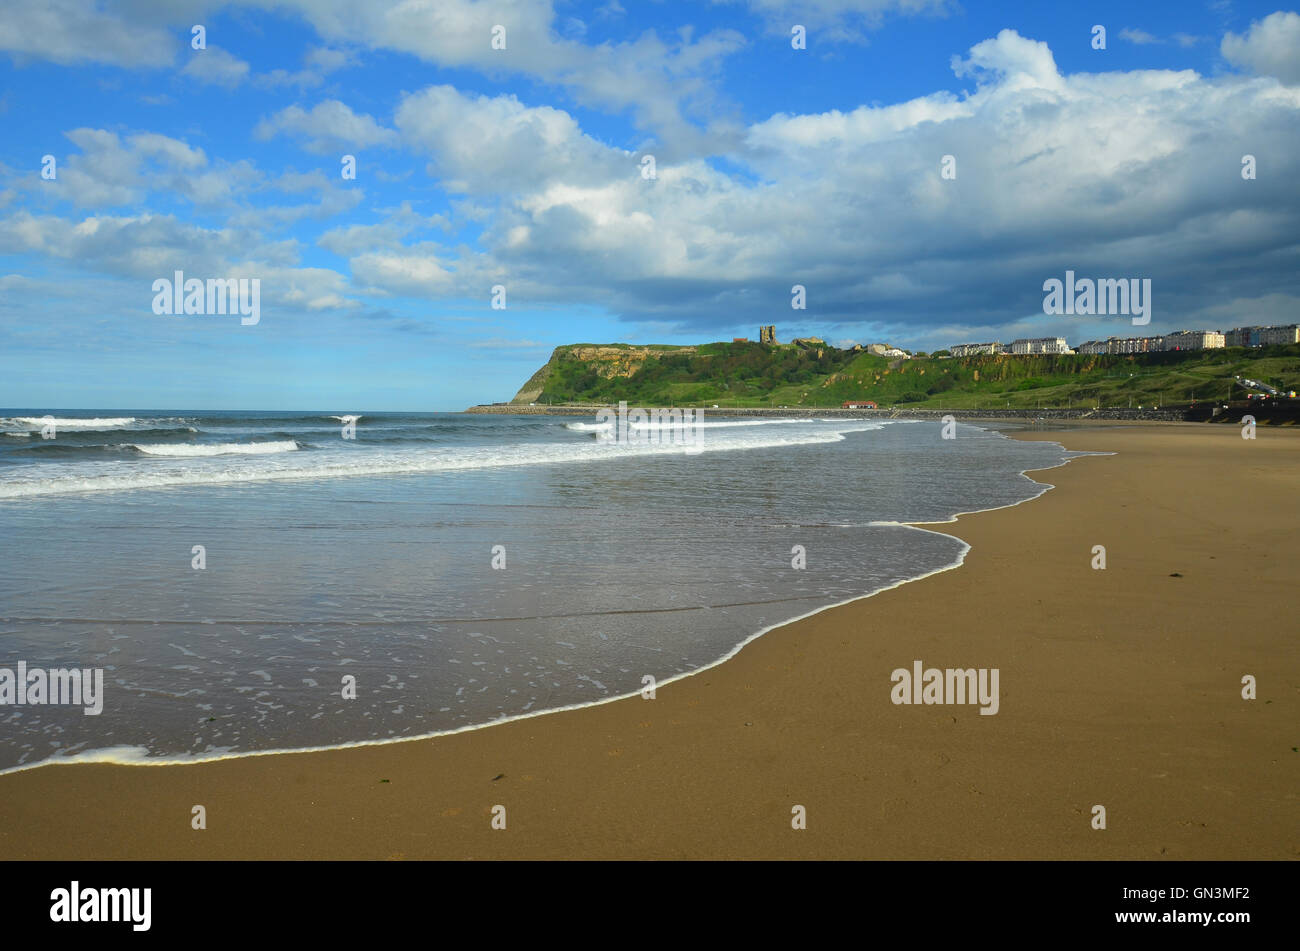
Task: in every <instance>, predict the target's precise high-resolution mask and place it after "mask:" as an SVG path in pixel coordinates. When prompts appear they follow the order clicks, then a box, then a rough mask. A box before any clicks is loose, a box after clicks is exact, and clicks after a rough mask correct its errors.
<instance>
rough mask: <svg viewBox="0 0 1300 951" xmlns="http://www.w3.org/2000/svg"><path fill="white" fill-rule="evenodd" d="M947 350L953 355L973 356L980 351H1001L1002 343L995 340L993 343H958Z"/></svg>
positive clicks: (977, 354)
mask: <svg viewBox="0 0 1300 951" xmlns="http://www.w3.org/2000/svg"><path fill="white" fill-rule="evenodd" d="M948 352H949V353H951V354H952V355H953V356H954V357H975V356H979V355H980V354H981V353H1001V352H1002V344H1000V343H998V342H997V341H994V342H993V343H959V344H957V346H955V347H949V348H948Z"/></svg>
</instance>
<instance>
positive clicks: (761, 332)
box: [758, 325, 776, 343]
mask: <svg viewBox="0 0 1300 951" xmlns="http://www.w3.org/2000/svg"><path fill="white" fill-rule="evenodd" d="M758 342H759V343H776V327H775V325H772V326H766V327H759V328H758Z"/></svg>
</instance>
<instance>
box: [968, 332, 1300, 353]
mask: <svg viewBox="0 0 1300 951" xmlns="http://www.w3.org/2000/svg"><path fill="white" fill-rule="evenodd" d="M1293 343H1300V324H1287V325H1285V326H1281V327H1236V328H1234V329H1232V330H1229V331H1227V332H1224V331H1221V330H1175V331H1174V332H1173V333H1168V334H1161V335H1155V336H1151V337H1108V338H1106V339H1105V340H1086V341H1084V342H1083V343H1081V344H1079V345H1078V346H1077V347H1076V348H1075V349H1073V350H1071V349H1070V348H1069V347H1068V346H1067V345H1066V343H1065V338H1064V337H1039V338H1036V339H1031V338H1021V339H1019V340H1013V341H1012V342H1011V344H1010V345H1009V346H1003V345H1002V344H1000V343H959V344H957V345H956V346H953V347H949V348H948V350H949V352H950V353H951V354H952V355H953V356H954V357H971V356H976V355H979V354H985V353H987V354H999V353H1009V354H1036V353H1085V354H1086V353H1118V354H1130V353H1159V352H1161V351H1169V350H1214V349H1218V348H1220V347H1267V346H1270V345H1274V344H1293Z"/></svg>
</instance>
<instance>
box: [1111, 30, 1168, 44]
mask: <svg viewBox="0 0 1300 951" xmlns="http://www.w3.org/2000/svg"><path fill="white" fill-rule="evenodd" d="M1119 38H1120V39H1121V40H1128V41H1129V42H1130V43H1136V44H1137V45H1139V46H1148V45H1150V44H1152V43H1163V42H1164V40H1162V39H1160V37H1158V36H1153V35H1151V34H1150V33H1148V32H1147V31H1146V30H1138V29H1135V28H1133V27H1127V26H1126V27H1124V29H1122V30H1120V31H1119Z"/></svg>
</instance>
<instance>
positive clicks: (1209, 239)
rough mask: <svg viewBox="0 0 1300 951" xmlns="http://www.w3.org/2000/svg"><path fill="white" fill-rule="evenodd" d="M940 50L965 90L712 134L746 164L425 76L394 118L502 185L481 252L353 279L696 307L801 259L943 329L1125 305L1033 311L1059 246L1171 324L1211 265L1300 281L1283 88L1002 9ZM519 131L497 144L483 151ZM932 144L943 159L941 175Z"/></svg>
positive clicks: (1293, 130)
mask: <svg viewBox="0 0 1300 951" xmlns="http://www.w3.org/2000/svg"><path fill="white" fill-rule="evenodd" d="M953 68H954V71H955V72H956V73H957V74H958V75H960V76H963V77H972V78H974V79H975V80H976V89H975V90H974V91H973V92H970V93H968V94H965V95H962V96H954V95H951V94H948V93H935V94H931V95H928V96H923V97H919V98H917V99H913V100H910V101H907V102H902V103H896V104H892V105H887V106H860V107H858V108H857V109H854V110H850V111H847V112H843V111H834V110H833V111H829V112H826V113H821V114H815V115H799V116H792V115H785V114H780V115H776V116H773V117H771V118H770V119H768V120H766V121H763V122H758V123H755V124H754V125H753V126H752V127H751V128H750V129H749V130H748V133H747V134H746V136H745V137H744V139H743V141H742V142H741V144H740V145H739V146H738V147H737V148H736V149H735V150H734V151H733V152H731V153H730V154H729V155H728V156H727V158H728V159H729V160H730V161H731V162H732V163H735V164H736V165H738V166H741V167H743V169H744V170H745V174H733V173H728V172H724V171H722V170H721V169H720V168H718V167H715V165H714V164H713V163H711V162H709V161H706V160H703V159H690V160H683V161H679V162H667V163H660V164H659V167H658V176H657V179H656V180H654V181H652V182H650V181H644V180H642V179H641V177H640V176H639V175H637V174H635V172H636V169H635V165H633V167H632V168H630V169H629V168H626V166H627V165H628V155H627V153H625V152H623V151H621V150H619V149H617V148H612V147H609V146H606V145H603V144H601V143H599V142H598V141H596V140H593V139H591V138H590V137H589V136H586V135H585V134H584V133H583V132H582V130H581V128H580V127H579V125H578V124H577V123H576V122H575V121H574V120H572V118H571V117H569V116H567V115H566V114H564V113H560V112H558V111H556V110H538V109H535V108H533V107H527V106H523V105H522V104H520V103H517V102H515V101H514V100H513V99H510V98H509V97H506V98H504V99H501V100H486V101H480V100H479V99H477V98H468V97H465V96H462V95H461V94H459V93H455V92H454V91H451V90H447V89H443V88H438V89H435V90H426V91H425V92H424V93H418V94H415V95H413V96H412V97H410V99H409V100H408V101H407V103H404V105H403V107H401V108H400V109H399V121H398V126H399V129H400V131H401V132H402V135H403V137H404V139H407V140H409V141H412V142H419V143H422V145H423V147H427V148H429V149H430V150H432V151H434V152H438V151H439V150H445V151H446V152H447V154H446V155H443V154H441V152H439V154H437V155H435V156H434V164H435V167H436V168H439V169H440V170H441V173H442V174H444V175H446V176H447V177H448V178H449V179H452V180H456V181H460V182H461V184H463V185H465V187H467V188H473V189H475V190H476V194H477V193H480V192H481V193H482V196H483V197H484V198H492V197H495V198H496V199H497V202H496V204H495V206H489V207H491V208H492V210H491V212H490V214H489V216H488V218H487V220H486V221H485V230H484V232H483V236H482V239H481V251H480V252H479V259H478V260H474V261H470V262H465V261H462V260H461V259H459V258H458V257H457V256H456V255H451V254H449V253H448V252H447V251H446V249H438V250H436V251H435V250H434V249H430V250H429V254H430V255H431V256H432V257H433V258H434V260H435V263H436V266H435V265H431V264H430V263H428V261H426V260H424V256H423V255H418V254H417V255H412V254H411V252H410V251H409V249H406V250H404V249H402V248H400V247H394V248H389V249H387V251H385V252H382V253H381V252H375V251H372V252H370V253H371V255H372V257H369V258H367V259H366V260H365V262H364V264H365V274H366V280H367V281H369V282H370V283H371V284H372V285H373V286H375V287H387V288H389V289H390V290H392V291H393V292H395V293H396V292H399V291H400V290H401V289H403V288H406V289H410V290H412V291H413V292H419V293H427V294H434V295H443V296H448V295H454V294H455V293H458V292H462V291H467V290H468V289H474V288H476V290H475V291H474V292H475V293H477V294H481V293H482V288H483V287H485V286H487V285H486V284H485V283H484V282H485V281H488V280H489V279H490V277H489V276H490V275H491V274H492V273H494V271H493V269H494V268H495V269H497V271H499V272H500V273H504V274H508V275H509V283H510V288H511V294H512V300H522V299H527V300H530V301H581V302H583V303H585V304H591V305H601V306H604V307H606V308H608V309H609V310H610V311H612V312H615V313H619V314H622V315H624V316H625V317H627V318H629V319H636V320H640V321H655V320H661V321H668V322H672V323H675V324H676V325H678V326H692V327H696V328H705V327H721V326H723V325H726V324H729V323H730V322H731V321H733V320H734V315H735V314H736V313H756V312H768V313H773V312H775V309H776V308H780V307H788V302H789V288H790V285H791V284H792V283H803V284H805V285H806V286H807V287H808V292H809V298H810V301H811V302H812V303H811V304H810V313H811V311H812V308H814V307H815V309H816V311H815V315H814V317H810V318H809V319H815V320H816V321H817V322H818V323H819V325H820V326H822V327H827V326H828V325H829V326H830V327H832V328H834V327H840V328H842V330H847V331H849V334H851V333H852V330H851V328H852V327H853V326H855V325H860V324H861V323H862V322H863V321H871V322H873V323H874V324H875V325H876V327H877V329H878V332H879V333H881V334H885V335H889V336H894V337H897V338H899V339H913V340H917V339H921V340H925V339H926V335H927V334H931V333H937V332H938V330H939V328H953V327H971V328H990V327H1002V328H1004V329H1013V330H1019V331H1022V332H1026V333H1041V334H1047V333H1057V332H1060V333H1067V334H1068V335H1069V336H1071V337H1077V336H1078V335H1079V334H1080V333H1088V334H1089V335H1096V334H1098V333H1100V334H1101V335H1103V336H1104V335H1105V333H1106V332H1107V329H1109V332H1116V331H1117V330H1119V329H1123V328H1118V327H1115V326H1112V327H1109V328H1106V327H1105V326H1099V327H1089V328H1084V327H1083V325H1082V324H1081V323H1080V322H1078V321H1077V320H1076V321H1070V319H1068V318H1062V319H1060V320H1053V319H1049V318H1046V317H1045V316H1044V315H1043V314H1042V311H1041V303H1042V291H1041V286H1042V282H1043V281H1044V280H1045V279H1046V278H1048V277H1052V276H1058V277H1059V276H1062V275H1063V274H1064V271H1065V270H1066V269H1067V268H1068V269H1072V270H1075V271H1076V272H1078V273H1088V274H1096V275H1099V276H1117V277H1121V276H1129V277H1150V278H1152V279H1153V282H1154V286H1155V297H1156V300H1155V318H1154V325H1155V326H1156V327H1167V328H1168V329H1175V328H1177V327H1179V326H1183V325H1184V324H1185V323H1186V322H1191V323H1194V322H1195V320H1196V315H1197V314H1198V313H1200V312H1201V311H1202V309H1203V307H1204V303H1205V302H1204V300H1203V297H1204V295H1203V285H1202V283H1201V278H1202V277H1203V275H1204V273H1205V272H1206V271H1207V270H1208V269H1210V268H1213V269H1214V271H1215V273H1216V274H1220V275H1222V278H1221V279H1220V281H1219V282H1218V284H1217V285H1216V294H1217V295H1219V296H1220V298H1221V299H1236V298H1242V299H1247V298H1250V297H1254V296H1257V295H1258V294H1259V293H1260V290H1261V288H1266V289H1268V291H1269V292H1271V293H1281V294H1285V295H1292V296H1293V297H1294V296H1298V295H1300V286H1298V283H1300V278H1298V277H1297V270H1296V269H1295V268H1292V267H1288V266H1286V265H1285V263H1284V262H1286V261H1294V252H1292V251H1290V250H1288V249H1291V248H1293V246H1294V235H1295V234H1297V233H1300V200H1297V197H1296V195H1295V194H1294V189H1292V188H1290V187H1289V184H1288V183H1290V182H1293V181H1294V180H1295V178H1296V176H1297V174H1300V148H1297V145H1300V141H1298V140H1300V123H1298V122H1297V121H1296V119H1297V118H1298V117H1300V92H1295V93H1292V92H1289V91H1279V90H1278V88H1277V87H1276V86H1266V85H1262V84H1258V83H1251V84H1242V83H1240V82H1236V81H1233V80H1232V79H1231V78H1228V77H1225V78H1221V79H1209V78H1205V77H1202V76H1199V75H1197V74H1196V73H1194V72H1191V71H1166V70H1148V71H1137V72H1129V73H1101V74H1087V73H1080V74H1073V75H1070V76H1064V75H1062V74H1061V73H1060V71H1059V70H1058V69H1057V67H1056V64H1055V59H1054V57H1053V56H1052V53H1051V50H1050V49H1048V47H1047V46H1046V44H1044V43H1042V42H1039V41H1035V40H1032V39H1029V38H1025V37H1022V36H1020V35H1019V34H1018V33H1016V32H1015V31H1003V32H1002V33H1000V34H999V35H998V36H996V37H994V38H991V39H989V40H985V41H983V42H981V43H978V44H976V45H975V46H974V47H973V48H972V49H971V50H970V51H969V53H968V54H967V55H966V56H964V57H955V58H954V61H953ZM408 107H409V115H408V114H407V109H408ZM494 110H499V114H497V113H496V112H494ZM476 111H484V112H487V113H489V114H493V115H494V116H495V122H494V123H493V124H492V127H491V128H490V129H477V128H474V134H473V135H467V136H466V137H465V140H466V141H469V142H474V143H479V144H480V145H484V140H483V138H482V136H484V135H487V136H489V138H488V139H487V142H486V146H485V147H481V148H479V150H478V152H477V153H475V152H474V151H472V150H470V149H468V148H467V147H466V146H464V145H461V146H459V148H460V149H461V150H462V151H458V146H457V145H456V143H455V142H454V141H453V139H454V135H453V134H452V132H451V131H450V129H452V128H453V127H454V123H455V121H456V117H458V116H459V117H461V118H462V119H464V120H466V121H471V122H472V120H470V119H468V118H467V112H476ZM431 116H436V119H435V118H431ZM516 136H523V138H522V139H516ZM518 142H523V143H525V144H524V145H517V143H518ZM1240 143H1248V144H1249V148H1250V149H1251V150H1252V152H1254V153H1257V154H1259V155H1266V156H1268V159H1267V161H1268V162H1269V165H1270V173H1269V175H1268V176H1265V177H1261V178H1260V179H1259V180H1258V181H1252V182H1249V183H1246V182H1243V181H1242V179H1241V176H1240V174H1239V173H1240V167H1241V166H1240V157H1241V153H1242V152H1243V151H1244V150H1245V146H1244V145H1239V144H1240ZM515 148H523V149H524V150H525V151H524V152H522V153H518V152H516V153H513V154H514V159H513V161H512V162H511V163H510V167H506V166H504V165H503V166H501V167H500V168H498V167H496V166H494V165H493V163H494V162H496V161H499V160H500V161H504V159H495V158H493V156H494V155H496V154H497V152H498V149H500V150H503V151H510V150H511V149H515ZM521 155H522V156H525V157H526V158H521ZM945 155H950V156H952V157H953V159H954V162H955V168H956V172H957V175H956V178H955V179H953V180H945V179H944V178H942V177H941V175H940V169H941V161H942V159H943V157H944V156H945ZM476 161H477V162H478V163H479V164H480V166H481V169H482V174H480V173H479V169H476V168H475V162H476ZM530 162H532V163H535V167H533V168H531V169H529V168H523V169H522V170H519V169H516V168H514V166H521V167H522V166H527V165H528V164H529V163H530ZM629 172H630V173H631V174H628V173H629ZM375 255H380V256H375ZM355 266H356V265H355V263H354V268H355ZM466 275H473V278H474V279H473V280H472V281H469V280H466ZM1049 325H1050V326H1049ZM981 332H983V331H981ZM849 334H845V336H848V335H849ZM984 335H985V336H987V333H985V334H984ZM941 342H942V340H935V341H927V345H928V346H935V345H938V344H939V343H941Z"/></svg>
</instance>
